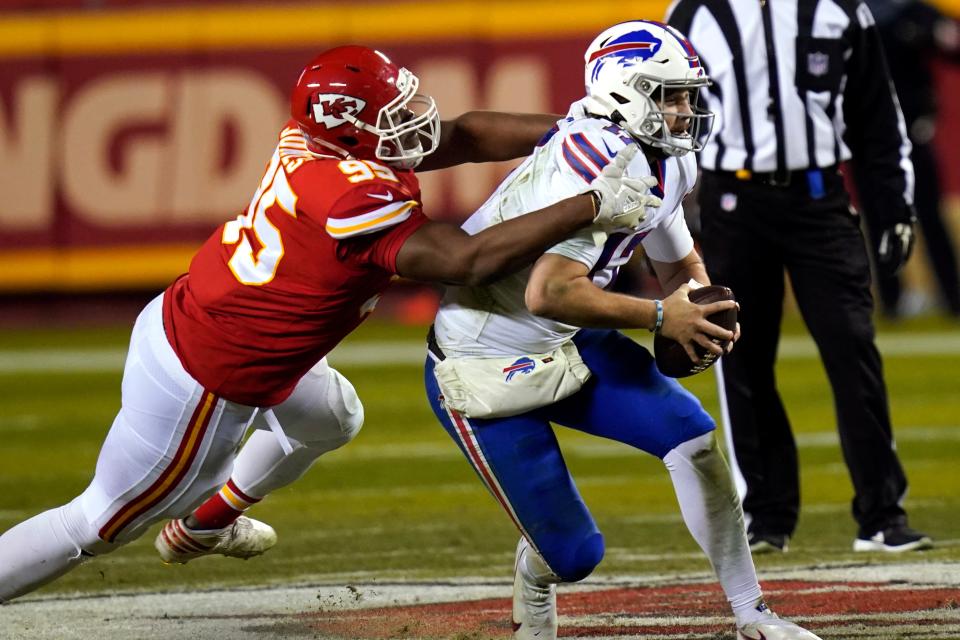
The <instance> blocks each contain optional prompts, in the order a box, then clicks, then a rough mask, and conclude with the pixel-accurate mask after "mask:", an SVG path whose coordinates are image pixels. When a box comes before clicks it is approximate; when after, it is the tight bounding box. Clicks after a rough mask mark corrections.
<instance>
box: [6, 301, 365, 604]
mask: <svg viewBox="0 0 960 640" xmlns="http://www.w3.org/2000/svg"><path fill="white" fill-rule="evenodd" d="M162 309H163V302H162V296H160V297H157V298H156V299H154V300H153V301H152V302H151V303H150V304H148V305H147V307H146V308H145V309H144V310H143V312H142V313H141V314H140V317H139V318H137V322H136V324H135V325H134V328H133V334H132V336H131V338H130V350H129V352H128V354H127V361H126V365H125V367H124V372H123V386H122V403H121V408H120V413H119V414H117V417H116V419H115V420H114V422H113V426H112V427H111V428H110V431H109V433H107V437H106V440H105V442H104V443H103V448H102V449H101V451H100V456H99V458H98V460H97V468H96V474H95V476H94V478H93V481H92V482H91V483H90V486H88V487H87V488H86V490H84V492H83V493H81V494H80V495H79V496H78V497H77V498H75V499H74V500H72V501H71V502H69V503H68V504H66V505H63V506H61V507H58V508H55V509H51V510H49V511H46V512H44V513H41V514H40V515H37V516H34V517H33V518H31V519H29V520H27V521H25V522H22V523H20V524H18V525H16V526H15V527H13V528H12V529H10V530H8V531H6V532H5V533H4V534H3V535H2V536H0V602H4V601H8V600H11V599H12V598H15V597H17V596H20V595H23V594H25V593H28V592H30V591H32V590H34V589H36V588H38V587H40V586H42V585H44V584H46V583H48V582H50V581H52V580H54V579H55V578H57V577H59V576H61V575H63V574H64V573H66V572H67V571H69V570H70V569H72V568H73V567H75V566H77V565H78V564H79V563H80V562H82V561H83V560H84V559H86V558H87V557H90V556H94V555H100V554H104V553H108V552H110V551H112V550H114V549H116V548H119V547H120V546H122V545H123V544H126V543H127V542H130V541H132V540H134V539H136V538H137V537H139V536H140V535H141V534H143V532H144V530H145V529H146V528H147V527H148V526H150V525H151V524H152V523H154V522H156V521H158V520H161V519H165V518H171V517H183V516H185V515H187V514H188V513H190V512H191V511H192V510H193V509H194V508H195V507H196V506H198V505H199V504H200V503H201V502H203V501H204V500H205V499H206V498H208V497H209V496H210V495H212V494H213V493H215V492H216V491H218V490H219V489H220V487H221V486H222V485H223V484H224V483H225V482H226V481H227V479H228V478H229V477H230V475H231V473H233V475H234V481H235V482H237V483H238V486H239V487H240V488H241V489H242V490H243V491H245V492H247V491H249V492H250V493H251V494H253V495H256V496H258V497H262V496H263V495H265V494H266V493H268V492H269V491H271V490H273V489H276V488H278V487H282V486H284V485H286V484H289V483H290V482H293V481H294V480H296V479H297V478H298V477H300V476H301V475H302V474H303V473H304V472H305V471H306V470H307V469H308V468H309V467H310V465H311V464H313V462H314V461H315V460H316V459H317V458H318V457H319V456H320V455H321V454H323V453H325V452H327V451H331V450H333V449H336V448H338V447H340V446H343V445H344V444H346V443H347V442H349V441H350V440H352V439H353V437H354V436H356V434H357V432H358V431H359V430H360V427H361V425H362V424H363V407H362V405H361V404H360V400H359V398H357V394H356V392H355V391H354V388H353V385H351V384H350V382H349V381H348V380H347V379H346V378H344V377H343V376H342V375H340V374H339V373H338V372H337V371H335V370H334V369H331V368H330V367H329V366H327V363H326V359H323V360H321V361H320V362H319V363H317V365H316V366H314V367H313V369H311V370H310V371H309V372H308V373H307V374H306V375H305V376H304V377H303V378H301V379H300V381H299V382H298V384H297V386H296V388H295V390H294V392H293V393H292V394H291V396H290V397H289V398H288V399H287V400H285V401H284V402H283V403H281V404H279V405H277V406H275V407H272V408H271V409H272V411H273V413H274V415H275V416H276V417H277V419H278V421H279V423H280V425H282V434H281V437H283V438H284V439H285V440H286V442H285V444H287V446H286V449H287V450H288V451H289V453H287V452H285V451H284V447H281V445H280V443H279V441H278V435H277V434H273V433H270V432H269V431H262V429H269V427H268V426H267V423H266V421H265V420H264V419H263V415H262V412H259V411H258V410H257V408H255V407H248V406H245V405H240V404H237V403H235V402H230V401H228V400H224V399H223V398H219V397H217V396H216V395H215V394H213V393H212V392H210V391H207V390H205V389H204V388H203V387H202V386H201V385H200V384H199V383H198V382H197V381H196V380H194V379H193V378H192V377H191V376H190V375H189V374H188V373H187V372H186V371H185V370H184V368H183V366H182V365H181V364H180V360H179V358H178V357H177V355H176V354H175V353H174V351H173V348H172V347H171V346H170V344H169V342H168V341H167V337H166V335H165V333H164V329H163V313H162ZM251 425H252V426H253V427H255V428H256V429H257V431H255V432H254V434H253V435H252V436H251V437H250V439H249V441H248V444H247V445H245V446H244V448H243V452H242V453H241V454H240V455H239V457H237V461H236V469H235V464H234V460H235V456H236V451H237V447H238V445H239V444H240V441H241V439H242V438H243V435H244V433H245V432H246V431H247V428H248V427H249V426H251ZM290 449H292V451H291V450H290Z"/></svg>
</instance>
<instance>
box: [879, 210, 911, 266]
mask: <svg viewBox="0 0 960 640" xmlns="http://www.w3.org/2000/svg"><path fill="white" fill-rule="evenodd" d="M915 240H916V236H915V235H914V233H913V220H912V219H911V220H908V221H906V222H897V223H896V224H893V225H890V226H889V227H887V228H885V229H884V230H883V233H882V234H880V246H879V247H878V248H877V267H878V269H879V271H880V274H881V275H884V276H888V277H889V276H895V275H897V274H898V273H899V272H900V269H901V268H902V267H903V265H905V264H906V263H907V259H908V258H909V257H910V252H911V251H913V243H914V241H915Z"/></svg>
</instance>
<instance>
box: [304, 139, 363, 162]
mask: <svg viewBox="0 0 960 640" xmlns="http://www.w3.org/2000/svg"><path fill="white" fill-rule="evenodd" d="M303 137H304V138H306V139H307V140H308V141H309V142H311V143H313V144H315V145H316V146H318V147H323V148H324V149H326V150H329V151H332V152H333V153H334V154H335V155H336V156H337V157H340V158H343V159H344V160H352V159H353V154H351V153H350V152H349V151H347V150H346V149H344V148H343V147H339V146H337V145H335V144H333V143H332V142H327V141H326V140H321V139H320V138H311V137H310V136H308V135H307V134H303ZM320 155H322V154H320Z"/></svg>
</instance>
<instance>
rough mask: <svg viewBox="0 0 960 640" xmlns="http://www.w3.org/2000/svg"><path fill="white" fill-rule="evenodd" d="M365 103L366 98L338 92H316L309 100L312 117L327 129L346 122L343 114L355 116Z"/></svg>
mask: <svg viewBox="0 0 960 640" xmlns="http://www.w3.org/2000/svg"><path fill="white" fill-rule="evenodd" d="M366 105H367V102H366V100H361V99H360V98H355V97H353V96H345V95H343V94H340V93H318V94H317V95H315V96H314V97H313V99H312V100H311V107H312V108H313V119H314V120H316V122H317V124H322V125H323V126H325V127H326V128H327V129H333V128H334V127H339V126H340V125H342V124H344V123H346V122H347V119H346V118H344V115H350V116H354V117H355V116H356V115H357V114H358V113H360V111H361V110H363V108H364V107H365V106H366Z"/></svg>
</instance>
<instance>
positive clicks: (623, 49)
mask: <svg viewBox="0 0 960 640" xmlns="http://www.w3.org/2000/svg"><path fill="white" fill-rule="evenodd" d="M662 44H663V40H661V39H660V38H657V37H656V36H654V35H653V34H652V33H650V32H649V31H647V30H646V29H640V30H639V31H631V32H630V33H625V34H623V35H622V36H618V37H616V38H613V39H612V40H610V41H609V42H605V43H603V46H601V47H600V48H599V49H597V50H596V51H594V52H593V53H592V54H591V55H590V59H589V60H588V61H587V62H588V63H593V62H595V61H597V62H596V64H595V65H594V67H593V79H594V80H596V78H597V74H599V72H600V69H601V68H603V66H604V65H605V64H606V63H607V62H609V61H611V60H612V61H615V62H616V64H619V65H621V66H624V67H630V66H633V65H635V64H637V63H638V62H643V61H645V60H649V59H650V58H652V57H653V56H655V55H656V54H657V51H659V50H660V46H661V45H662Z"/></svg>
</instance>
